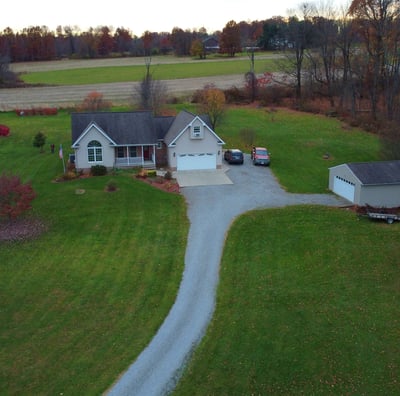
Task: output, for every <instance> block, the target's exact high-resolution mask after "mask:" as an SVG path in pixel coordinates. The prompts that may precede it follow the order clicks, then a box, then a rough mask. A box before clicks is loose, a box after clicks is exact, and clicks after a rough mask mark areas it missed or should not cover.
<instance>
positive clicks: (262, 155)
mask: <svg viewBox="0 0 400 396" xmlns="http://www.w3.org/2000/svg"><path fill="white" fill-rule="evenodd" d="M251 159H252V160H253V164H254V165H265V166H268V165H269V164H270V162H271V158H270V154H269V152H268V150H267V149H266V148H265V147H253V149H252V151H251Z"/></svg>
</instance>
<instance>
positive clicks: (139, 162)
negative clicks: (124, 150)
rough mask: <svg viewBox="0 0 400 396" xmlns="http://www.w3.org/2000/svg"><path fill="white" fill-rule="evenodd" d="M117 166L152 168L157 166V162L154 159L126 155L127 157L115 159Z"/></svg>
mask: <svg viewBox="0 0 400 396" xmlns="http://www.w3.org/2000/svg"><path fill="white" fill-rule="evenodd" d="M115 167H116V168H129V167H130V168H132V167H141V168H147V169H152V168H155V167H156V163H155V161H153V160H151V159H150V160H146V159H144V158H143V157H125V158H116V160H115Z"/></svg>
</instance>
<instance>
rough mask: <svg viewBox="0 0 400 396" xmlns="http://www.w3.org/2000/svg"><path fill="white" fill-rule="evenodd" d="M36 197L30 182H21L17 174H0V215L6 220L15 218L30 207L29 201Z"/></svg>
mask: <svg viewBox="0 0 400 396" xmlns="http://www.w3.org/2000/svg"><path fill="white" fill-rule="evenodd" d="M35 197H36V193H35V191H34V190H33V188H32V186H31V184H30V183H25V184H24V183H22V182H21V179H20V178H19V176H15V175H6V174H5V173H3V174H2V175H1V176H0V217H5V218H7V219H8V220H12V219H15V218H17V217H18V216H19V215H20V214H21V213H23V212H25V211H27V210H28V209H31V202H32V200H33V199H34V198H35Z"/></svg>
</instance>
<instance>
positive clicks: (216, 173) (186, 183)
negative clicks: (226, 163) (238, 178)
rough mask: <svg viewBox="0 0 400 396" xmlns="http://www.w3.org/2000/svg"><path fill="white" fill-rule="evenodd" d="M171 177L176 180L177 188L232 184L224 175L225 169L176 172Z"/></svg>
mask: <svg viewBox="0 0 400 396" xmlns="http://www.w3.org/2000/svg"><path fill="white" fill-rule="evenodd" d="M172 176H173V177H174V178H175V179H176V180H177V182H178V184H179V187H195V186H219V185H222V184H233V182H232V180H231V179H230V178H229V177H228V176H227V175H226V169H215V170H214V169H209V170H208V169H207V170H192V171H176V172H173V174H172Z"/></svg>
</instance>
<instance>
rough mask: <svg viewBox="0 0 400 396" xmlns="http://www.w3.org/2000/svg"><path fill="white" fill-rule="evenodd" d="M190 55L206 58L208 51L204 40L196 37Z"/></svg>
mask: <svg viewBox="0 0 400 396" xmlns="http://www.w3.org/2000/svg"><path fill="white" fill-rule="evenodd" d="M190 55H191V56H194V57H199V58H200V59H206V51H205V48H204V45H203V42H202V41H201V40H200V39H196V40H194V41H193V42H192V45H191V47H190Z"/></svg>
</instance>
